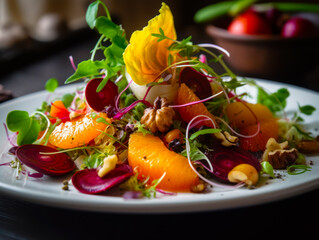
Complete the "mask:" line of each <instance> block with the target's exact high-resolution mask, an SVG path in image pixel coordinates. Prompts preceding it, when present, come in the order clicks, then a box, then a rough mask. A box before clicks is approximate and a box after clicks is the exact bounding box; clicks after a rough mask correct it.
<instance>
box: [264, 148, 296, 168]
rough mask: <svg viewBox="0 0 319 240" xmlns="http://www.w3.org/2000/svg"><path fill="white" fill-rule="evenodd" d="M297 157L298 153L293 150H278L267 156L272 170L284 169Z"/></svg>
mask: <svg viewBox="0 0 319 240" xmlns="http://www.w3.org/2000/svg"><path fill="white" fill-rule="evenodd" d="M298 155H299V153H298V151H297V149H295V148H292V149H290V150H283V149H278V150H275V151H272V152H270V153H269V154H268V161H269V163H270V164H271V165H272V167H273V168H274V169H285V168H286V167H287V166H289V165H291V164H293V163H294V162H295V161H296V159H297V158H298Z"/></svg>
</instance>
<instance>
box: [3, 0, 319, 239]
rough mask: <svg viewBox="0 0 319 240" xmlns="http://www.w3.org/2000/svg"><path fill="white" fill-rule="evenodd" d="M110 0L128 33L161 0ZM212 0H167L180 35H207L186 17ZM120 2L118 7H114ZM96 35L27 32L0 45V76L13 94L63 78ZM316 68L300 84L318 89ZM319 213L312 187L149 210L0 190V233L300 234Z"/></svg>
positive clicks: (309, 232)
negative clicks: (50, 36)
mask: <svg viewBox="0 0 319 240" xmlns="http://www.w3.org/2000/svg"><path fill="white" fill-rule="evenodd" d="M109 2H112V3H114V2H116V3H117V4H119V5H118V6H116V7H114V11H113V12H114V18H116V19H117V21H119V22H122V21H124V22H123V27H124V28H125V29H127V32H128V36H129V34H130V32H132V31H133V29H141V28H142V27H143V26H145V25H146V24H147V21H148V19H150V18H152V17H153V16H154V15H156V14H157V13H158V9H159V8H160V2H161V1H146V0H145V1H124V0H118V1H109ZM211 2H212V1H207V0H204V1H194V2H187V3H186V2H185V1H182V0H178V1H166V3H167V4H168V5H169V6H170V7H171V9H172V12H173V14H174V17H175V23H176V29H177V33H178V38H179V39H182V38H184V37H187V36H189V35H192V36H193V42H195V43H199V42H209V41H211V40H210V38H209V37H207V36H206V34H205V32H204V31H203V29H204V27H205V26H204V25H196V24H194V22H193V20H192V17H193V15H194V13H195V12H196V10H198V9H200V8H201V7H203V6H205V5H207V4H208V3H211ZM121 4H122V6H121ZM142 7H145V10H144V11H141V8H142ZM124 8H125V10H123V12H124V13H122V12H121V11H120V10H121V9H124ZM128 13H131V14H130V15H129V16H128ZM112 14H113V13H112ZM143 14H144V15H143ZM127 19H133V20H131V21H129V20H127ZM134 19H136V22H135V21H134ZM143 20H144V21H143ZM126 26H127V28H126ZM133 26H134V27H133ZM97 39H98V35H97V34H96V33H95V32H94V31H91V30H89V29H88V28H86V27H83V28H80V29H77V30H72V31H67V32H65V33H64V34H62V35H61V36H60V37H59V38H58V39H56V40H54V41H51V42H40V41H36V40H34V39H29V40H28V41H27V42H25V43H22V44H21V43H20V44H19V45H16V46H13V47H11V48H8V49H1V50H0V84H2V85H3V86H4V87H5V89H7V90H10V91H11V93H12V95H13V97H18V96H22V95H25V94H28V93H32V92H35V91H39V90H42V89H43V87H44V84H45V82H46V81H47V80H48V79H49V78H51V77H54V78H57V79H58V80H59V82H60V84H61V85H62V84H63V82H64V81H65V79H66V78H67V77H68V76H70V75H71V74H72V73H73V69H72V67H71V64H70V63H69V59H68V57H69V56H70V55H72V56H73V58H74V61H75V63H76V64H77V63H79V62H81V61H82V60H86V59H88V58H89V56H90V50H91V49H93V47H94V45H95V43H96V41H97ZM317 72H318V71H317V70H314V72H313V73H312V75H311V76H312V77H309V79H307V80H305V79H303V80H301V82H302V85H303V86H304V87H305V88H310V89H313V90H317V91H319V84H318V81H319V78H318V77H317V76H318V75H317V74H316V73H317ZM292 83H293V84H294V82H292ZM299 85H300V83H299ZM318 214H319V190H314V191H311V192H308V193H305V194H301V195H299V196H296V197H292V198H289V199H285V200H281V201H276V202H271V203H267V204H262V205H257V206H251V207H244V208H237V209H230V210H223V211H207V212H197V213H183V214H155V215H154V214H114V213H96V212H86V211H75V210H68V209H61V208H55V207H47V206H42V205H38V204H34V203H30V202H25V201H21V200H17V199H14V198H12V197H10V196H7V195H5V194H3V193H0V239H98V238H99V239H126V238H129V239H132V238H133V239H183V238H186V237H188V238H187V239H190V238H193V237H196V239H204V238H209V239H217V238H220V237H221V238H226V239H231V238H233V237H236V238H240V239H245V238H247V239H252V238H254V239H258V238H263V239H279V237H280V238H281V237H284V238H285V239H288V237H292V236H293V237H295V238H296V237H298V236H302V237H303V238H304V239H307V238H308V237H309V236H312V237H315V238H316V236H317V234H318V224H319V220H318Z"/></svg>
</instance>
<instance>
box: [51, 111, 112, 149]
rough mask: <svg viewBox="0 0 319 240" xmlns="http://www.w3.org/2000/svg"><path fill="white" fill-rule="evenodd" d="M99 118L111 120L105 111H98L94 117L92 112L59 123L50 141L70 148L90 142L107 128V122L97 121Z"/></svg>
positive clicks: (56, 145)
mask: <svg viewBox="0 0 319 240" xmlns="http://www.w3.org/2000/svg"><path fill="white" fill-rule="evenodd" d="M98 118H104V119H105V120H106V121H107V122H111V120H110V119H109V118H108V117H107V115H106V114H105V113H97V114H96V116H95V117H94V118H93V117H92V116H91V114H86V115H84V116H81V117H78V118H76V119H74V120H71V121H67V122H65V123H61V124H60V125H58V126H57V127H56V128H55V129H54V131H53V132H52V133H51V135H50V137H49V143H50V144H51V145H53V146H55V147H58V148H63V149H69V148H74V147H80V146H83V145H86V144H88V143H89V142H90V141H91V140H93V139H94V138H96V137H97V136H98V135H100V134H101V132H102V131H104V130H105V128H106V126H107V125H106V124H105V123H103V122H97V121H96V120H97V119H98Z"/></svg>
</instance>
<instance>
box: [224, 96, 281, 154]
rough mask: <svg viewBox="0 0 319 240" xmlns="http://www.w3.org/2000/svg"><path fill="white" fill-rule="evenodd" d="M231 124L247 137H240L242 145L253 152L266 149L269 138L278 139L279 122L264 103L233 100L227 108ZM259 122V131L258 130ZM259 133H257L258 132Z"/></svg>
mask: <svg viewBox="0 0 319 240" xmlns="http://www.w3.org/2000/svg"><path fill="white" fill-rule="evenodd" d="M226 115H227V117H228V120H229V124H230V125H231V126H232V127H233V128H238V131H239V132H240V133H241V134H242V135H245V136H252V135H255V136H254V137H247V138H243V137H240V138H239V143H240V146H241V147H242V148H243V149H244V150H249V151H252V152H258V151H264V150H265V148H266V143H267V141H268V139H269V138H271V137H272V138H274V139H276V140H277V139H278V131H279V130H278V123H277V119H276V118H275V117H274V116H273V114H272V112H271V111H270V110H269V108H267V107H266V106H264V105H262V104H258V103H257V104H253V103H242V102H233V103H230V104H229V105H228V106H227V108H226ZM258 124H259V127H260V129H259V132H258V133H257V131H258ZM256 133H257V134H256Z"/></svg>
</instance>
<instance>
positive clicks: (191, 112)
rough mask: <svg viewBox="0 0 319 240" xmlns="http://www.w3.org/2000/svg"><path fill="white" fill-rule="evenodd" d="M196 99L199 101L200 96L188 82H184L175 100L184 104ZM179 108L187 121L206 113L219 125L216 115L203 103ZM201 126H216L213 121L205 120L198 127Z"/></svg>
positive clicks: (182, 116) (178, 103)
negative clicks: (187, 84) (188, 85)
mask: <svg viewBox="0 0 319 240" xmlns="http://www.w3.org/2000/svg"><path fill="white" fill-rule="evenodd" d="M195 101H199V98H198V97H197V96H196V94H195V93H194V92H193V91H192V90H191V89H190V88H189V87H187V86H186V84H184V83H182V84H181V86H180V87H179V89H178V91H177V96H176V100H175V102H176V104H177V105H183V104H186V103H191V102H195ZM177 110H178V112H179V114H180V116H181V118H182V119H183V120H184V121H185V122H190V121H191V120H192V119H193V118H194V117H196V116H198V115H205V116H207V117H209V118H211V119H212V120H213V121H214V123H215V126H216V127H217V126H218V125H217V123H216V119H215V117H214V115H213V114H211V113H210V112H209V111H208V110H207V108H206V107H205V105H204V104H203V103H198V104H194V105H191V106H186V107H179V108H177ZM200 126H207V127H211V128H214V125H213V124H212V122H211V121H204V122H202V123H200V124H198V125H197V127H198V128H199V127H200Z"/></svg>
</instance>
